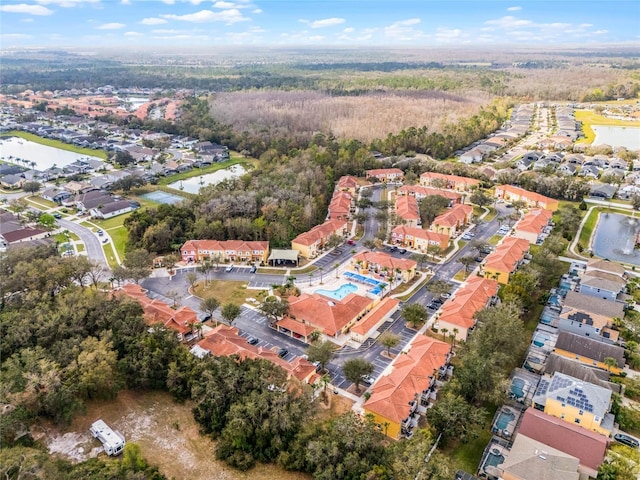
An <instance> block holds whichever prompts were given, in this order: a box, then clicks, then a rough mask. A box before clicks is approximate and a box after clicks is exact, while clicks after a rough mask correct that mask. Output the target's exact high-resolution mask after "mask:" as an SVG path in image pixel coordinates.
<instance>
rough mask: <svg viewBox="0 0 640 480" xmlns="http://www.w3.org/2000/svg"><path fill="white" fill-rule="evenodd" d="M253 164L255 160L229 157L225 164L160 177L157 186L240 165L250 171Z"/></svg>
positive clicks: (215, 164)
mask: <svg viewBox="0 0 640 480" xmlns="http://www.w3.org/2000/svg"><path fill="white" fill-rule="evenodd" d="M255 162H257V160H252V159H248V158H242V157H231V158H230V159H229V160H227V161H226V162H220V163H214V164H213V165H210V166H208V167H204V168H197V169H193V170H189V171H188V172H182V173H178V174H176V175H171V176H170V177H162V178H161V179H160V180H159V181H158V184H159V185H169V184H170V183H174V182H179V181H180V180H186V179H187V178H192V177H199V176H201V175H206V174H208V173H213V172H217V171H218V170H223V169H225V168H227V167H230V166H232V165H242V166H243V167H244V168H245V170H251V169H252V168H254V167H255Z"/></svg>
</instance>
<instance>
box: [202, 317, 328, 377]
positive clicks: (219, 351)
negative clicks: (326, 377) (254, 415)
mask: <svg viewBox="0 0 640 480" xmlns="http://www.w3.org/2000/svg"><path fill="white" fill-rule="evenodd" d="M198 346H199V347H200V348H202V349H204V350H207V351H209V352H211V354H212V355H215V356H229V355H238V356H239V357H240V358H242V359H247V358H251V359H258V358H261V359H264V360H268V361H269V362H271V363H274V364H276V365H278V366H279V367H282V368H283V369H284V370H286V372H287V375H288V376H289V378H290V377H295V378H297V379H298V380H300V381H308V380H309V379H310V378H311V377H312V376H313V374H314V373H315V371H316V368H315V367H314V366H313V365H312V364H311V363H309V362H308V361H307V360H305V359H304V358H302V357H296V358H295V359H294V360H293V361H292V362H291V363H289V362H287V361H286V360H284V359H282V358H280V357H279V356H278V354H277V352H274V351H272V350H268V349H265V348H263V347H256V346H254V345H249V344H248V343H247V339H246V338H243V337H241V336H240V335H238V329H237V328H235V327H229V326H227V325H222V324H221V325H218V326H217V327H216V328H214V329H213V330H212V331H210V332H208V333H207V336H206V337H205V338H204V339H202V340H200V341H199V342H198Z"/></svg>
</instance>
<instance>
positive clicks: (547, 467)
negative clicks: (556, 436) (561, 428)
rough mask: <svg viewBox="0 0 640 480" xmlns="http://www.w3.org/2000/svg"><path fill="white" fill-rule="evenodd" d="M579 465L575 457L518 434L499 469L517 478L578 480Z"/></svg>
mask: <svg viewBox="0 0 640 480" xmlns="http://www.w3.org/2000/svg"><path fill="white" fill-rule="evenodd" d="M543 453H544V455H543ZM579 465H580V461H579V460H578V459H577V458H576V457H574V456H572V455H569V454H567V453H564V452H561V451H560V450H556V449H555V448H553V447H550V446H549V445H545V444H544V443H542V442H538V441H537V440H533V439H532V438H529V437H527V436H525V435H520V434H518V435H517V436H516V440H515V442H513V445H512V447H511V450H510V451H509V455H508V456H507V457H506V458H505V460H504V462H503V463H502V465H500V467H499V468H500V469H501V470H504V471H505V472H509V473H510V474H512V475H514V476H516V477H518V478H526V479H544V480H578V479H579V478H580V474H579V473H578V467H579Z"/></svg>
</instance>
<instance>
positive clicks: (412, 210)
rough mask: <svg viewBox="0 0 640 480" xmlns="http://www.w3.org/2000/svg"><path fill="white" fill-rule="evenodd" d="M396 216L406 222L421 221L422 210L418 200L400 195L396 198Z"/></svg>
mask: <svg viewBox="0 0 640 480" xmlns="http://www.w3.org/2000/svg"><path fill="white" fill-rule="evenodd" d="M396 214H397V215H398V216H399V217H400V218H402V219H403V220H406V221H412V220H420V210H419V209H418V200H416V198H415V197H412V196H409V195H399V196H397V197H396Z"/></svg>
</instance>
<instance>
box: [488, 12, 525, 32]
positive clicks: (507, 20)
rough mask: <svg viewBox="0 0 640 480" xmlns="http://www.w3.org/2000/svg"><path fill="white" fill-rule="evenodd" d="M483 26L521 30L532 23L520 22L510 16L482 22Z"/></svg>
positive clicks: (520, 20)
mask: <svg viewBox="0 0 640 480" xmlns="http://www.w3.org/2000/svg"><path fill="white" fill-rule="evenodd" d="M484 23H485V25H490V26H495V27H498V28H504V29H506V30H509V29H515V28H521V27H526V26H529V25H531V24H532V23H533V22H531V21H530V20H522V19H519V18H516V17H512V16H510V15H509V16H506V17H502V18H498V19H496V20H487V21H486V22H484Z"/></svg>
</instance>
